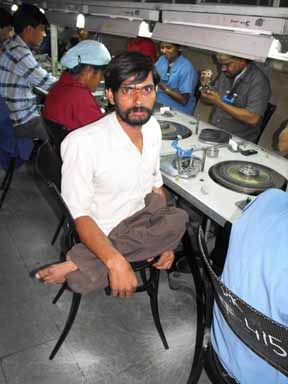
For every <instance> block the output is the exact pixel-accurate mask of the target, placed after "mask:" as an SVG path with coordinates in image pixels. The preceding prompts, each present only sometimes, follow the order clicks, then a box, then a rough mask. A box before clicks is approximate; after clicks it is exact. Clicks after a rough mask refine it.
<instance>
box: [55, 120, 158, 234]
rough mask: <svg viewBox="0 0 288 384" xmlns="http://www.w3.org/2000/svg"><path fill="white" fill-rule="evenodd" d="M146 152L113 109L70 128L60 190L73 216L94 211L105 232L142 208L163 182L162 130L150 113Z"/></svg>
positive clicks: (63, 149)
mask: <svg viewBox="0 0 288 384" xmlns="http://www.w3.org/2000/svg"><path fill="white" fill-rule="evenodd" d="M142 135H143V150H142V154H141V153H140V152H139V150H138V149H137V147H136V146H135V145H134V144H133V143H132V141H131V140H130V138H129V137H128V135H127V134H126V133H125V131H124V130H123V128H122V127H121V125H120V124H119V122H118V120H117V117H116V115H115V113H111V114H109V115H107V116H105V117H104V118H102V119H101V120H99V121H97V122H95V123H92V124H89V125H87V126H85V127H83V128H80V129H77V130H75V131H73V132H72V133H70V134H69V135H68V136H67V137H66V138H65V140H64V141H63V143H62V146H61V155H62V159H63V167H62V195H63V198H64V200H65V202H66V204H67V205H68V207H69V209H70V211H71V213H72V216H73V218H74V219H76V218H78V217H81V216H90V217H91V218H92V219H94V221H95V222H96V223H97V225H98V226H99V227H100V228H101V229H102V231H103V232H104V233H105V234H109V232H110V231H111V230H112V229H113V228H114V227H115V226H116V225H117V224H119V223H120V222H121V221H122V220H124V219H126V218H127V217H129V216H131V215H132V214H133V213H135V212H137V211H138V210H140V209H142V208H143V207H144V198H145V196H146V195H147V194H148V193H149V192H151V191H152V188H153V187H155V188H159V187H161V186H162V184H163V181H162V176H161V173H160V147H161V130H160V127H159V124H158V122H157V120H156V119H155V118H154V117H153V116H152V117H151V118H150V120H149V121H148V122H147V123H146V124H145V125H143V126H142Z"/></svg>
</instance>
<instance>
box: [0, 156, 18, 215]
mask: <svg viewBox="0 0 288 384" xmlns="http://www.w3.org/2000/svg"><path fill="white" fill-rule="evenodd" d="M14 170H15V158H14V157H12V158H11V159H10V161H9V165H8V169H7V172H6V174H5V176H4V179H3V181H2V184H1V187H0V189H2V190H3V192H2V194H1V198H0V208H1V207H2V204H3V202H4V200H5V197H6V195H7V192H8V189H9V187H10V184H11V181H12V177H13V174H14Z"/></svg>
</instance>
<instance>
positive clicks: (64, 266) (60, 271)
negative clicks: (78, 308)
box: [35, 260, 77, 284]
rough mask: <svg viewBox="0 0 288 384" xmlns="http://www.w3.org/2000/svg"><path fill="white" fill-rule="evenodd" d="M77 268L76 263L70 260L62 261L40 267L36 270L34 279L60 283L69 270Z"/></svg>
mask: <svg viewBox="0 0 288 384" xmlns="http://www.w3.org/2000/svg"><path fill="white" fill-rule="evenodd" d="M76 270H77V266H76V264H74V263H73V262H72V261H71V260H69V261H64V262H63V263H58V264H52V265H49V267H46V268H43V269H40V270H39V271H38V272H36V274H35V277H36V279H39V280H43V281H44V282H45V283H49V284H61V283H64V281H65V280H66V275H67V274H68V273H69V272H73V271H76Z"/></svg>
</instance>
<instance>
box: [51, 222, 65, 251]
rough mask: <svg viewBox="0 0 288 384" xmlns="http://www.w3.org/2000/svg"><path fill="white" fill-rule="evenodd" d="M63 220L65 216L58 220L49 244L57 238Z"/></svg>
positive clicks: (53, 242) (52, 243)
mask: <svg viewBox="0 0 288 384" xmlns="http://www.w3.org/2000/svg"><path fill="white" fill-rule="evenodd" d="M64 222H65V216H62V217H61V219H60V221H59V223H58V225H57V228H56V231H55V233H54V235H53V237H52V240H51V245H54V244H55V241H56V240H57V238H58V235H59V233H60V230H61V228H62V227H63V224H64Z"/></svg>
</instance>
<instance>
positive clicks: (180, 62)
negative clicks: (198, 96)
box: [155, 41, 198, 115]
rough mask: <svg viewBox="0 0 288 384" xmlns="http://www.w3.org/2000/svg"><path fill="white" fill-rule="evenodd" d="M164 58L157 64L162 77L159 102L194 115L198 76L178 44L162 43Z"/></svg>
mask: <svg viewBox="0 0 288 384" xmlns="http://www.w3.org/2000/svg"><path fill="white" fill-rule="evenodd" d="M160 52H161V54H162V56H160V57H159V59H158V60H157V62H156V64H155V65H156V68H157V71H158V72H159V75H160V79H161V80H160V83H159V86H158V91H157V102H158V103H160V104H163V105H166V106H168V107H171V108H174V109H177V110H178V111H180V112H184V113H188V114H190V115H191V114H192V113H193V112H194V109H195V96H194V92H195V87H196V85H197V84H198V74H197V71H196V70H195V68H194V67H193V65H192V64H191V62H190V61H189V60H188V59H186V57H184V56H183V54H182V53H181V47H180V46H179V45H177V44H172V43H167V42H164V41H162V42H161V43H160Z"/></svg>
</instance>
